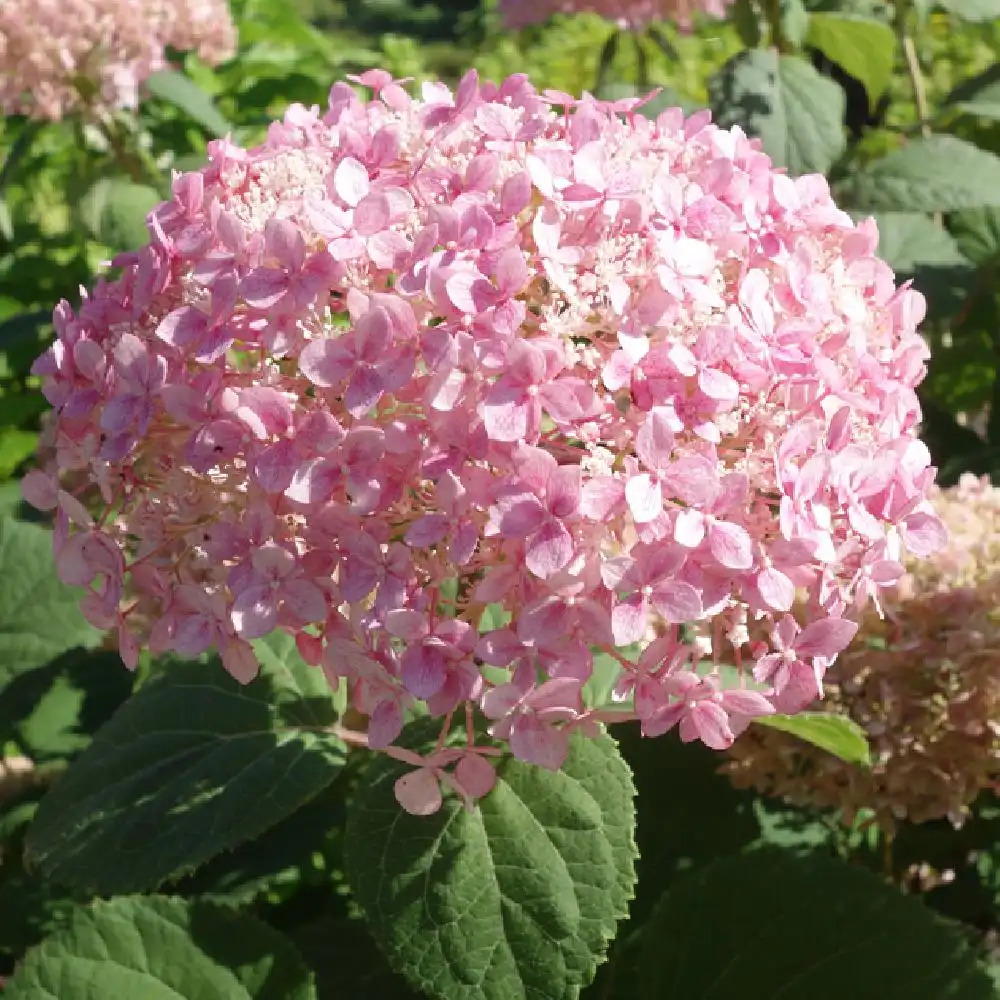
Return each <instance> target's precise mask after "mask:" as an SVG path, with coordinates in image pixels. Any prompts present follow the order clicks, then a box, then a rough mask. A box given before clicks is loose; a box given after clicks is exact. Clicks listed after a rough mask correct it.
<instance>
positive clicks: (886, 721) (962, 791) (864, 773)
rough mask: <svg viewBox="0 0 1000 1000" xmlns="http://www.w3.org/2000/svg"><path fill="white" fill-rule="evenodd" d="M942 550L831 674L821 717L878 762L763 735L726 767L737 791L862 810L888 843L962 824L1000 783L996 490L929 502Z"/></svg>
mask: <svg viewBox="0 0 1000 1000" xmlns="http://www.w3.org/2000/svg"><path fill="white" fill-rule="evenodd" d="M933 499H934V504H935V508H936V509H937V511H938V512H939V514H940V515H941V517H942V519H943V520H944V522H945V524H946V526H947V528H948V534H949V541H948V544H947V545H946V546H945V547H944V548H942V549H940V550H939V551H938V552H937V553H935V555H934V557H933V558H932V559H929V560H926V561H916V560H908V564H907V573H906V575H905V576H904V577H902V578H901V579H900V581H899V583H898V584H897V585H896V586H895V587H894V588H892V589H890V590H887V591H885V592H884V593H883V594H882V596H881V601H882V603H883V604H884V611H885V614H884V617H880V616H878V615H877V614H875V612H874V611H868V612H867V613H866V614H865V615H864V616H863V618H862V622H861V629H860V631H859V633H858V635H857V637H856V638H855V639H854V641H853V642H852V643H851V645H850V646H849V647H848V648H847V650H845V651H844V652H843V653H842V654H841V656H840V657H839V658H838V660H837V662H836V664H834V666H833V668H832V669H831V670H830V671H829V673H828V674H827V685H826V687H827V690H826V699H825V700H824V702H823V703H821V704H817V705H816V706H814V707H815V708H816V709H817V710H818V711H825V712H829V713H832V714H836V715H843V716H846V717H848V718H850V719H853V720H854V721H855V722H856V723H857V724H858V725H859V726H861V727H862V728H863V729H864V731H865V733H866V735H867V737H868V741H869V744H870V746H871V749H872V758H873V760H872V766H871V767H861V766H858V765H853V764H849V763H847V762H845V761H842V760H840V759H839V758H837V757H835V756H833V755H832V754H829V753H826V752H824V751H822V750H819V749H817V748H816V747H812V746H810V745H809V744H806V743H803V742H802V741H801V740H798V739H796V738H795V737H794V736H792V735H790V734H788V733H780V732H778V731H777V730H763V729H760V728H757V729H755V730H754V731H753V732H752V733H748V734H747V735H746V736H744V737H741V738H740V739H739V740H737V741H736V743H735V744H734V746H733V747H732V749H731V750H730V752H729V756H730V761H729V762H728V763H727V764H726V766H725V770H726V772H727V773H728V774H729V776H730V778H731V779H732V781H733V782H734V784H736V785H737V786H738V787H741V788H747V787H752V788H755V789H757V790H758V791H760V792H762V793H764V794H770V795H779V796H782V797H784V798H787V799H788V800H790V801H791V802H793V803H795V804H797V805H809V806H814V807H819V808H824V809H839V810H841V814H842V816H843V818H844V821H845V822H847V823H852V822H854V820H855V818H856V817H857V816H858V814H859V813H860V812H861V811H862V810H870V811H871V813H872V814H873V815H874V819H875V821H876V822H877V823H878V824H879V826H880V827H881V828H882V829H883V830H884V831H885V832H886V833H887V834H889V835H890V836H891V835H892V833H893V831H894V829H895V827H896V824H897V823H898V822H899V821H901V820H910V821H912V822H917V823H921V822H926V821H928V820H934V819H944V818H947V819H949V820H950V821H951V822H952V823H953V824H954V825H955V826H961V825H962V823H963V822H964V821H965V819H966V818H967V816H968V814H969V809H970V806H971V804H972V803H973V802H974V801H975V799H976V797H977V796H978V795H979V794H980V792H982V791H984V790H987V789H991V790H994V791H995V790H996V789H997V788H998V782H1000V721H998V720H1000V613H998V609H1000V489H997V488H996V487H994V486H991V485H990V484H989V482H988V480H986V479H985V478H984V479H982V480H979V479H976V478H975V477H974V476H972V475H966V476H963V478H962V480H961V481H960V482H959V484H958V485H957V486H954V487H951V488H949V489H946V490H935V491H934V493H933Z"/></svg>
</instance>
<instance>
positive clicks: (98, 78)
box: [0, 0, 236, 120]
mask: <svg viewBox="0 0 1000 1000" xmlns="http://www.w3.org/2000/svg"><path fill="white" fill-rule="evenodd" d="M168 46H170V47H171V48H174V49H178V50H180V51H184V52H187V51H192V52H197V53H198V55H200V56H201V57H202V58H203V59H205V60H206V61H207V62H211V63H219V62H222V61H223V60H225V59H227V58H229V56H231V55H232V54H233V52H234V51H235V47H236V29H235V27H234V25H233V22H232V20H231V18H230V16H229V8H228V5H227V3H226V0H127V2H126V0H3V3H2V4H0V111H3V113H4V114H26V115H29V116H31V117H32V118H39V119H52V120H58V119H60V118H62V117H63V115H65V114H68V113H70V112H72V111H76V110H79V109H80V108H81V107H85V106H89V107H100V108H118V107H134V106H135V104H136V101H137V99H138V90H139V87H140V85H141V84H142V83H143V81H144V80H145V79H146V78H147V77H148V76H150V75H151V74H152V73H154V72H156V71H157V70H161V69H164V68H165V67H166V65H167V63H166V55H165V49H166V48H167V47H168Z"/></svg>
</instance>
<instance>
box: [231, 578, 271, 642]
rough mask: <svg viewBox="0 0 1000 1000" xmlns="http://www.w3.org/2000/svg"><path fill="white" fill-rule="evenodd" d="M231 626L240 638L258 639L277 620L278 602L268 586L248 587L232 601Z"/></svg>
mask: <svg viewBox="0 0 1000 1000" xmlns="http://www.w3.org/2000/svg"><path fill="white" fill-rule="evenodd" d="M231 617H232V622H233V628H235V629H236V634H237V635H239V636H240V638H242V639H260V638H261V637H262V636H265V635H267V634H268V632H270V631H271V630H272V629H273V628H274V626H275V625H276V624H277V622H278V602H277V600H276V599H275V595H274V591H273V590H272V589H271V587H269V586H262V587H250V588H249V589H247V590H244V591H243V593H242V594H240V595H239V596H238V597H237V598H236V600H235V601H234V602H233V610H232V615H231Z"/></svg>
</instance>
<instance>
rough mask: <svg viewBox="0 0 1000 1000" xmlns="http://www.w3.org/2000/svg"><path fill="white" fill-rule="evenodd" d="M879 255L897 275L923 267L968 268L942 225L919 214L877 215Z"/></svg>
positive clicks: (892, 213)
mask: <svg viewBox="0 0 1000 1000" xmlns="http://www.w3.org/2000/svg"><path fill="white" fill-rule="evenodd" d="M874 219H875V221H876V223H878V235H879V239H878V255H879V257H881V258H882V260H884V261H885V262H886V263H887V264H888V265H889V266H890V267H891V268H892V269H893V270H894V271H896V272H901V273H903V274H907V275H910V274H913V273H914V272H915V271H917V270H918V269H919V268H921V267H927V266H930V267H965V268H968V267H969V261H968V260H967V259H966V258H965V256H964V255H963V254H962V251H961V250H960V249H959V247H958V244H957V243H956V242H955V240H954V239H953V238H952V236H951V234H950V233H949V232H948V230H947V229H945V228H944V227H943V226H942V225H940V224H939V223H937V222H935V221H934V219H932V218H931V217H930V216H929V215H923V214H922V213H919V212H876V213H875V215H874Z"/></svg>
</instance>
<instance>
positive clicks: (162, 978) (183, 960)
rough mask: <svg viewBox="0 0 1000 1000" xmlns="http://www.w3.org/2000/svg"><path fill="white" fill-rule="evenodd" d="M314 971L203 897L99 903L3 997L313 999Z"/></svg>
mask: <svg viewBox="0 0 1000 1000" xmlns="http://www.w3.org/2000/svg"><path fill="white" fill-rule="evenodd" d="M315 996H316V991H315V988H314V986H313V981H312V974H311V973H310V972H309V970H308V969H307V968H306V967H305V965H304V963H303V962H302V959H301V958H300V956H299V955H298V953H297V952H296V950H295V948H294V947H293V946H292V945H291V943H290V942H289V941H287V940H286V939H285V938H284V937H283V936H282V935H281V934H279V933H278V932H277V931H275V930H273V929H272V928H270V927H268V926H267V924H265V923H263V922H261V921H259V920H257V919H255V918H254V917H250V916H247V915H246V914H242V913H237V912H236V911H235V910H231V909H229V908H228V907H225V906H221V905H219V904H217V903H212V902H208V901H205V900H195V901H193V902H188V901H186V900H183V899H174V898H170V897H166V896H147V897H124V898H120V899H112V900H100V899H99V900H96V901H95V902H94V903H93V904H92V905H91V906H89V907H80V908H79V909H77V910H76V911H75V912H74V913H73V915H72V918H71V920H70V922H69V924H68V925H67V926H66V927H64V928H62V929H61V930H58V931H56V932H55V933H54V934H52V935H51V936H50V937H48V938H46V939H45V940H44V941H43V942H42V943H41V944H40V945H39V946H38V947H37V948H35V949H34V950H33V951H31V952H29V953H28V955H27V957H26V958H25V959H24V961H23V962H22V963H21V965H20V966H19V968H18V970H17V972H16V973H15V974H14V976H13V978H11V979H10V980H9V981H8V982H7V985H6V986H5V987H4V1000H112V998H114V1000H140V998H141V1000H206V998H209V997H211V998H213V1000H215V998H218V1000H313V998H315Z"/></svg>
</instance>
